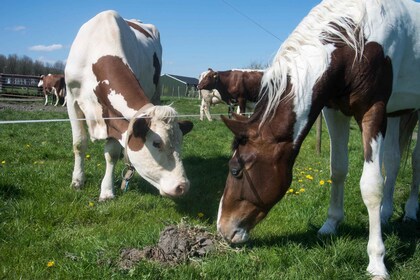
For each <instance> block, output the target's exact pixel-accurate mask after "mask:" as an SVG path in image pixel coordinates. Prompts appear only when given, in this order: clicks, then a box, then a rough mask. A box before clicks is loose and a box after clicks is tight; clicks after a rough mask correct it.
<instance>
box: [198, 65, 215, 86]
mask: <svg viewBox="0 0 420 280" xmlns="http://www.w3.org/2000/svg"><path fill="white" fill-rule="evenodd" d="M218 79H219V74H218V73H217V72H216V71H214V70H213V69H211V68H209V70H207V71H205V72H203V73H202V74H201V75H200V78H199V82H198V85H197V88H198V89H199V90H201V89H207V90H212V89H214V88H216V84H217V81H218Z"/></svg>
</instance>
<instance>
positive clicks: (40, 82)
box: [38, 75, 45, 87]
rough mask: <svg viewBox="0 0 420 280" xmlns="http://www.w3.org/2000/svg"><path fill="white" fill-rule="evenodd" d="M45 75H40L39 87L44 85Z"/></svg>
mask: <svg viewBox="0 0 420 280" xmlns="http://www.w3.org/2000/svg"><path fill="white" fill-rule="evenodd" d="M44 77H45V76H44V75H41V76H40V77H39V83H38V87H42V86H43V85H44Z"/></svg>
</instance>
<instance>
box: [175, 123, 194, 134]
mask: <svg viewBox="0 0 420 280" xmlns="http://www.w3.org/2000/svg"><path fill="white" fill-rule="evenodd" d="M178 125H179V129H181V131H182V135H185V134H187V133H188V132H190V131H191V130H192V129H193V127H194V124H193V123H192V122H190V121H178Z"/></svg>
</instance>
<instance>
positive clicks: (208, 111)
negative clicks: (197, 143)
mask: <svg viewBox="0 0 420 280" xmlns="http://www.w3.org/2000/svg"><path fill="white" fill-rule="evenodd" d="M210 103H211V98H210V99H209V100H205V104H204V113H205V114H206V117H207V120H209V121H210V122H211V121H212V120H213V119H212V118H211V114H210Z"/></svg>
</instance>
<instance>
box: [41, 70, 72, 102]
mask: <svg viewBox="0 0 420 280" xmlns="http://www.w3.org/2000/svg"><path fill="white" fill-rule="evenodd" d="M38 87H42V92H43V93H44V97H45V103H44V105H45V106H46V105H47V103H48V95H49V94H53V95H54V96H55V99H56V101H55V105H54V106H57V105H58V102H59V101H60V99H64V101H63V106H65V105H66V83H65V80H64V75H60V74H48V75H47V76H44V75H41V77H40V78H39V83H38ZM51 103H52V101H51Z"/></svg>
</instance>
